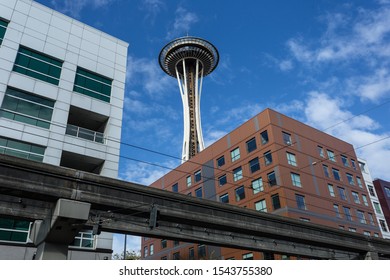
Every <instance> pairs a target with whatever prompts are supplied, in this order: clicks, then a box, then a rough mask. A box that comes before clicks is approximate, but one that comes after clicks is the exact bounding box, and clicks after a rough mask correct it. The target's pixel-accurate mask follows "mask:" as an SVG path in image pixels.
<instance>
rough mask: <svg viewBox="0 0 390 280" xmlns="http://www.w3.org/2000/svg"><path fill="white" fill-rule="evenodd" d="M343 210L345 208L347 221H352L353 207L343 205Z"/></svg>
mask: <svg viewBox="0 0 390 280" xmlns="http://www.w3.org/2000/svg"><path fill="white" fill-rule="evenodd" d="M343 210H344V214H345V218H346V219H347V221H352V216H351V209H349V208H348V207H345V206H343Z"/></svg>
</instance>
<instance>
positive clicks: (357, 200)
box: [352, 192, 360, 204]
mask: <svg viewBox="0 0 390 280" xmlns="http://www.w3.org/2000/svg"><path fill="white" fill-rule="evenodd" d="M352 197H353V201H354V202H355V203H357V204H360V198H359V194H358V193H357V192H352Z"/></svg>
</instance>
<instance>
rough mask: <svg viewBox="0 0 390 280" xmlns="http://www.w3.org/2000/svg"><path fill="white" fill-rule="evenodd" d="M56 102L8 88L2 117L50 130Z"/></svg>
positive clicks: (2, 106)
mask: <svg viewBox="0 0 390 280" xmlns="http://www.w3.org/2000/svg"><path fill="white" fill-rule="evenodd" d="M53 107H54V101H52V100H50V99H47V98H43V97H40V96H37V95H32V94H28V93H25V92H22V91H19V90H16V89H11V88H7V91H6V93H5V96H4V99H3V104H2V105H1V109H0V117H4V118H7V119H11V120H15V121H19V122H23V123H27V124H31V125H35V126H39V127H43V128H49V127H50V121H51V117H52V114H53Z"/></svg>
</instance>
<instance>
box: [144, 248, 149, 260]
mask: <svg viewBox="0 0 390 280" xmlns="http://www.w3.org/2000/svg"><path fill="white" fill-rule="evenodd" d="M148 251H149V248H148V246H145V247H144V258H146V257H147V256H148Z"/></svg>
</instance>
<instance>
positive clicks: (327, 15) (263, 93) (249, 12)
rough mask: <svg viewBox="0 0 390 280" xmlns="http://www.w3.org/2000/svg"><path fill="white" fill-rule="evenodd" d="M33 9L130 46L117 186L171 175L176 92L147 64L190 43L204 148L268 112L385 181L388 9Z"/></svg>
mask: <svg viewBox="0 0 390 280" xmlns="http://www.w3.org/2000/svg"><path fill="white" fill-rule="evenodd" d="M38 2H40V3H42V4H44V5H46V6H49V7H51V8H53V9H55V10H58V11H60V12H62V13H65V14H67V15H69V16H71V17H73V18H76V19H78V20H80V21H82V22H84V23H86V24H89V25H91V26H93V27H96V28H98V29H100V30H102V31H104V32H107V33H109V34H111V35H113V36H115V37H118V38H120V39H122V40H124V41H127V42H129V44H130V46H129V51H128V55H129V57H128V69H127V81H126V93H125V108H124V119H123V127H122V142H123V143H126V144H127V145H125V144H124V145H122V148H121V155H122V157H121V162H120V172H119V173H120V178H122V179H124V180H129V181H132V182H138V183H142V184H149V183H151V182H153V181H154V180H155V179H157V178H159V177H160V176H161V175H163V174H164V173H166V172H167V171H168V169H166V168H161V167H158V166H164V167H167V168H174V167H176V166H177V165H178V164H179V163H180V161H179V160H178V158H180V156H181V146H182V138H183V135H182V131H183V121H182V103H181V99H180V95H179V89H178V87H177V82H176V80H175V79H173V78H172V77H169V76H167V75H165V74H164V72H163V71H162V70H161V69H160V68H159V65H158V60H157V58H158V55H159V52H160V50H161V48H162V47H163V46H164V45H165V44H166V43H168V42H169V41H170V40H172V39H174V38H176V37H181V36H185V35H191V36H197V37H202V38H204V39H206V40H208V41H210V42H212V43H213V44H214V45H215V46H216V47H217V48H218V50H219V53H220V62H219V65H218V67H217V69H216V70H215V71H214V72H213V73H212V74H211V75H209V76H207V77H206V78H205V79H204V82H203V91H202V100H201V114H202V127H203V136H204V138H205V144H206V146H207V145H209V144H211V143H213V142H214V141H215V140H217V139H219V138H220V137H222V136H224V135H225V134H226V133H227V132H229V131H231V130H233V129H234V128H236V127H237V126H239V125H240V124H242V123H243V122H244V121H246V120H247V119H249V118H251V117H253V116H254V115H256V114H257V113H259V112H260V111H262V110H263V109H265V108H267V107H270V108H272V109H274V110H277V111H279V112H281V113H283V114H286V115H288V116H290V117H292V118H295V119H297V120H300V121H302V122H304V123H306V124H309V125H311V126H313V127H315V128H317V129H319V130H321V131H325V132H327V133H329V134H332V135H334V136H336V137H338V138H341V139H343V140H345V141H347V142H350V143H352V144H353V145H354V147H355V149H356V152H357V154H358V156H359V157H361V158H363V159H365V160H367V162H368V166H369V168H370V171H371V173H372V175H373V177H374V178H376V177H379V178H382V179H384V180H390V165H389V159H390V122H389V116H390V68H389V65H390V0H378V1H374V0H371V1H368V0H365V1H359V0H354V1H342V0H333V1H332V0H316V1H309V0H295V1H290V0H272V1H271V0H268V1H265V0H263V1H256V0H251V1H250V0H243V1H230V0H225V1H222V0H220V1H211V0H207V1H206V0H198V1H190V0H182V1H174V0H169V1H168V0H62V1H60V0H38ZM140 147H141V148H147V149H150V150H151V151H158V152H159V153H162V154H167V155H170V157H169V156H164V155H158V154H156V153H153V152H149V151H146V150H142V149H139V148H140ZM149 163H152V164H149ZM122 240H123V239H122ZM121 242H123V241H121V240H120V239H118V238H117V239H116V240H115V247H116V248H120V246H122V247H123V245H120V244H121ZM128 242H129V248H138V247H139V244H138V243H137V242H138V239H137V238H130V239H129V241H128Z"/></svg>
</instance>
